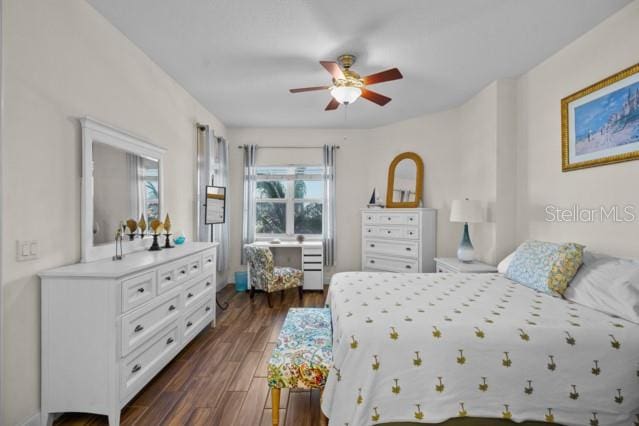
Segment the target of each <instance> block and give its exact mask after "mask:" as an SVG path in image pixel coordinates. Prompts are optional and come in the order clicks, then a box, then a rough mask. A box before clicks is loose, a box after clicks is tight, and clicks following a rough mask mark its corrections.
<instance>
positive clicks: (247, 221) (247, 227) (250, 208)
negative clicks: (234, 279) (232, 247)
mask: <svg viewBox="0 0 639 426" xmlns="http://www.w3.org/2000/svg"><path fill="white" fill-rule="evenodd" d="M242 148H243V152H244V177H243V183H244V202H243V205H242V246H241V247H240V248H241V250H242V253H241V259H242V264H243V265H244V264H246V253H245V252H244V246H245V245H246V244H250V243H252V242H253V241H255V176H256V173H255V159H256V157H257V145H244V146H243V147H242Z"/></svg>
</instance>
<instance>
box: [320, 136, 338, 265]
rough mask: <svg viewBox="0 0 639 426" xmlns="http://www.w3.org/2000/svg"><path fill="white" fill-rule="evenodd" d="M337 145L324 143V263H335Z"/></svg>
mask: <svg viewBox="0 0 639 426" xmlns="http://www.w3.org/2000/svg"><path fill="white" fill-rule="evenodd" d="M337 149H338V148H337V145H324V147H323V151H324V160H323V169H324V170H323V176H322V177H323V180H324V214H323V215H322V216H323V217H322V230H323V239H324V265H326V266H333V265H334V264H335V236H336V233H335V215H336V209H335V156H336V153H337Z"/></svg>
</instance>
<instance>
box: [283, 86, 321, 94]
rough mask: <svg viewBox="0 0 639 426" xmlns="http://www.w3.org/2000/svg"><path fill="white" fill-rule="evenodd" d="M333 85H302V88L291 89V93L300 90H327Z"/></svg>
mask: <svg viewBox="0 0 639 426" xmlns="http://www.w3.org/2000/svg"><path fill="white" fill-rule="evenodd" d="M330 87H331V86H315V87H302V88H300V89H290V90H289V92H291V93H300V92H312V91H314V90H326V89H328V88H330Z"/></svg>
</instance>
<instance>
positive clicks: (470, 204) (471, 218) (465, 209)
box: [450, 200, 484, 223]
mask: <svg viewBox="0 0 639 426" xmlns="http://www.w3.org/2000/svg"><path fill="white" fill-rule="evenodd" d="M450 221H451V222H468V223H478V222H483V221H484V209H483V207H482V205H481V202H479V201H477V200H453V202H452V204H451V205H450Z"/></svg>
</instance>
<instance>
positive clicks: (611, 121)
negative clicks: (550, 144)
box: [561, 64, 639, 172]
mask: <svg viewBox="0 0 639 426" xmlns="http://www.w3.org/2000/svg"><path fill="white" fill-rule="evenodd" d="M561 154H562V171H564V172H566V171H570V170H577V169H583V168H586V167H594V166H603V165H606V164H612V163H619V162H621V161H629V160H636V159H639V64H636V65H633V66H632V67H630V68H627V69H625V70H623V71H620V72H618V73H617V74H614V75H611V76H610V77H608V78H605V79H603V80H601V81H599V82H597V83H595V84H593V85H591V86H589V87H586V88H585V89H582V90H580V91H579V92H577V93H574V94H572V95H570V96H568V97H566V98H564V99H562V100H561Z"/></svg>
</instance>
